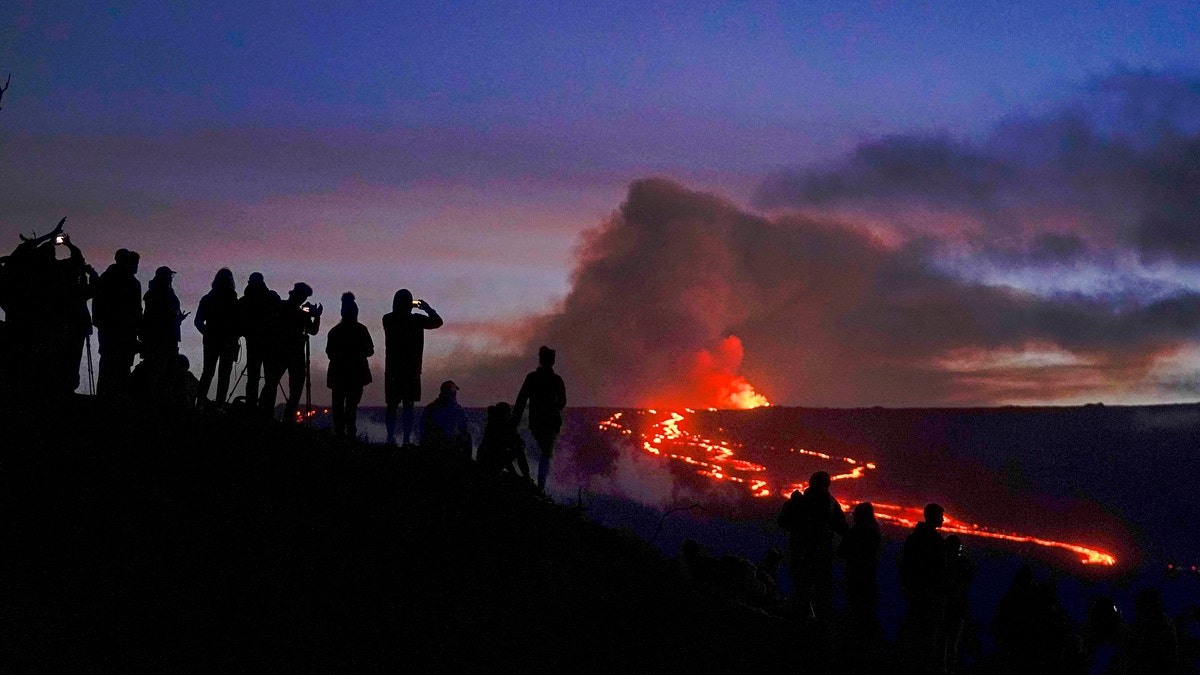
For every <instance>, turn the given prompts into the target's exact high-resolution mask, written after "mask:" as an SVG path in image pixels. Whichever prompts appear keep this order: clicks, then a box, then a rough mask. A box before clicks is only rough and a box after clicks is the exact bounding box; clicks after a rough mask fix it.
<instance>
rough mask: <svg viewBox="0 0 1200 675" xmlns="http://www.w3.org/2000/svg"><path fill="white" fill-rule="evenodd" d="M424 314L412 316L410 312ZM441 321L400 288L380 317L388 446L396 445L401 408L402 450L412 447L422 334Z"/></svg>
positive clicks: (422, 354)
mask: <svg viewBox="0 0 1200 675" xmlns="http://www.w3.org/2000/svg"><path fill="white" fill-rule="evenodd" d="M414 307H415V308H416V309H419V310H421V311H422V312H424V314H413V308H414ZM443 323H444V322H443V321H442V317H441V316H439V315H438V313H437V311H436V310H434V308H433V307H431V306H430V305H429V303H428V302H425V301H424V300H413V295H412V292H411V291H409V290H408V289H407V288H401V289H400V290H398V291H396V294H395V295H393V296H392V311H391V312H389V313H388V314H385V315H384V316H383V334H384V339H385V350H384V359H385V360H384V371H383V389H384V402H385V404H386V406H387V407H386V412H385V423H386V425H387V443H388V445H395V443H396V408H397V407H401V406H403V409H404V410H403V415H404V417H403V419H402V420H401V422H402V425H403V427H404V446H405V447H407V446H409V445H411V439H412V427H413V414H414V413H413V407H414V405H415V404H416V402H417V401H419V400H421V360H422V357H423V356H424V352H425V331H427V330H434V329H436V328H441V327H442V325H443Z"/></svg>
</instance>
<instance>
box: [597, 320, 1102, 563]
mask: <svg viewBox="0 0 1200 675" xmlns="http://www.w3.org/2000/svg"><path fill="white" fill-rule="evenodd" d="M739 348H740V343H739ZM747 386H749V385H747ZM749 391H750V392H751V393H753V389H752V388H751V389H750V390H749ZM755 396H758V395H757V394H755ZM760 398H761V397H760ZM763 401H764V403H763V405H767V404H766V402H765V401H766V399H763ZM747 407H756V406H752V405H751V406H747ZM694 412H695V411H694V410H691V409H690V408H689V409H686V414H687V415H690V414H693V413H694ZM633 414H635V415H643V414H646V415H651V416H654V417H660V414H659V413H658V412H657V411H655V410H646V411H638V412H636V413H633ZM663 415H666V416H665V417H663V418H662V419H660V420H659V421H657V422H654V423H653V424H652V425H651V426H650V428H649V431H648V432H645V433H643V432H640V431H634V430H633V429H632V428H631V427H630V426H629V425H627V424H625V423H624V422H623V420H624V417H625V413H614V414H613V415H612V416H611V417H609V418H608V419H606V420H604V421H603V422H600V425H599V426H600V430H601V431H608V432H613V433H619V434H621V435H624V436H635V435H636V436H638V437H639V438H640V441H641V448H642V450H644V451H645V452H647V453H649V454H651V455H654V456H656V457H662V458H665V459H670V460H674V461H677V462H683V463H685V464H688V465H690V466H693V467H695V469H696V473H697V474H699V475H701V476H704V477H705V478H708V479H711V480H717V481H725V482H730V483H738V484H742V485H745V486H746V488H747V489H748V490H749V491H750V494H751V495H752V496H754V497H769V496H771V494H772V489H771V486H770V484H769V481H768V478H767V467H765V466H763V465H761V464H755V463H753V462H747V461H745V460H742V459H737V458H736V457H735V456H734V455H735V453H736V450H737V448H739V447H741V446H740V445H736V444H733V443H730V442H728V441H724V440H713V439H709V438H703V437H700V436H697V435H696V434H693V433H691V432H689V431H687V430H685V429H684V428H683V427H682V426H681V424H682V423H683V422H685V421H686V420H687V417H686V416H685V414H681V413H677V412H672V413H663ZM788 452H791V453H795V454H800V455H806V456H809V457H814V458H817V459H820V460H825V461H829V462H832V463H834V464H835V465H836V466H837V467H844V469H843V470H830V471H829V473H830V474H832V478H833V480H835V481H837V480H855V479H858V478H862V477H863V476H865V475H866V474H867V473H868V472H872V471H875V470H876V469H877V467H876V465H875V464H874V463H873V462H862V461H859V460H856V459H854V458H851V457H836V456H833V455H829V454H826V453H823V452H817V451H814V450H808V449H805V448H788ZM807 487H808V485H807V483H804V482H800V483H789V484H787V485H782V486H779V489H778V492H779V494H781V496H787V495H789V494H790V493H791V491H792V490H804V489H806V488H807ZM864 501H871V503H872V504H874V506H875V516H876V517H877V518H878V519H879V520H881V521H883V522H885V523H891V524H893V525H898V526H903V527H909V528H911V527H913V526H915V525H916V523H917V522H918V521H920V520H921V518H922V507H918V506H898V505H894V504H881V503H879V502H875V501H872V500H864ZM838 503H839V504H840V505H841V507H842V510H843V511H849V510H851V508H852V507H853V506H854V504H855V503H851V502H841V501H839V502H838ZM942 529H943V530H944V531H946V532H951V533H956V534H964V535H971V536H974V537H983V538H987V539H998V540H1003V541H1011V542H1018V543H1028V544H1034V545H1037V546H1043V547H1047V548H1057V549H1061V550H1065V551H1070V552H1072V553H1074V554H1076V555H1078V556H1079V559H1080V562H1082V563H1083V564H1086V565H1115V564H1116V562H1117V560H1116V558H1115V557H1113V556H1112V555H1111V554H1109V553H1107V552H1105V551H1101V550H1098V549H1094V548H1089V547H1086V546H1081V545H1079V544H1071V543H1066V542H1061V541H1054V540H1051V539H1044V538H1040V537H1034V536H1030V535H1023V534H1018V533H1015V532H1004V531H1001V530H997V529H994V528H991V527H988V526H986V525H979V524H975V523H964V522H962V521H959V520H956V519H954V518H952V517H950V515H949V514H947V515H946V517H945V524H944V525H943V526H942Z"/></svg>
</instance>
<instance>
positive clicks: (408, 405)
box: [401, 399, 416, 445]
mask: <svg viewBox="0 0 1200 675" xmlns="http://www.w3.org/2000/svg"><path fill="white" fill-rule="evenodd" d="M413 405H414V402H413V401H410V400H408V399H405V400H404V413H403V418H402V419H401V423H402V424H403V425H404V444H405V445H408V444H409V442H410V441H411V440H412V428H413V418H414V417H415V416H416V413H414V412H413Z"/></svg>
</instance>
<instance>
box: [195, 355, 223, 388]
mask: <svg viewBox="0 0 1200 675" xmlns="http://www.w3.org/2000/svg"><path fill="white" fill-rule="evenodd" d="M220 356H221V350H220V349H218V348H217V346H216V345H211V344H208V343H205V344H204V368H203V369H202V370H201V371H200V389H199V393H198V394H197V396H196V398H197V399H199V400H202V401H207V400H208V388H209V386H210V385H212V379H213V374H214V373H215V372H216V371H217V359H218V358H220ZM218 400H220V397H218Z"/></svg>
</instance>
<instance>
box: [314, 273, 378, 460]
mask: <svg viewBox="0 0 1200 675" xmlns="http://www.w3.org/2000/svg"><path fill="white" fill-rule="evenodd" d="M325 354H326V355H327V356H328V357H329V373H328V378H327V380H326V384H327V385H328V386H329V389H330V390H331V391H332V397H333V405H332V409H333V433H334V434H335V435H337V436H342V435H345V436H349V437H350V438H358V404H359V402H360V401H362V395H363V387H365V386H367V385H368V384H370V383H371V368H370V366H369V365H368V364H367V357H369V356H372V355H374V354H375V344H374V343H373V342H372V341H371V333H370V332H369V331H368V330H367V327H366V326H364V325H362V324H361V323H359V322H358V303H356V302H355V301H354V294H353V293H343V294H342V320H341V322H339V323H338V324H337V325H336V326H334V327H333V328H330V329H329V335H328V336H327V337H326V342H325Z"/></svg>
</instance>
